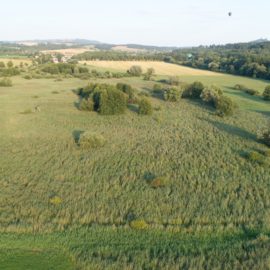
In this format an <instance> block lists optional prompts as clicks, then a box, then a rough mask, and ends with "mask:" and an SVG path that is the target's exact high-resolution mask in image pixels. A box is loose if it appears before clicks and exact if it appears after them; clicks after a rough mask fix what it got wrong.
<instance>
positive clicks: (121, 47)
mask: <svg viewBox="0 0 270 270" xmlns="http://www.w3.org/2000/svg"><path fill="white" fill-rule="evenodd" d="M112 50H113V51H120V52H144V51H145V50H143V49H135V48H128V47H127V46H124V45H122V46H121V45H119V46H115V47H113V48H112Z"/></svg>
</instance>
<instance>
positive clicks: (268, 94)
mask: <svg viewBox="0 0 270 270" xmlns="http://www.w3.org/2000/svg"><path fill="white" fill-rule="evenodd" d="M263 98H264V99H265V100H270V85H268V86H266V87H265V90H264V92H263Z"/></svg>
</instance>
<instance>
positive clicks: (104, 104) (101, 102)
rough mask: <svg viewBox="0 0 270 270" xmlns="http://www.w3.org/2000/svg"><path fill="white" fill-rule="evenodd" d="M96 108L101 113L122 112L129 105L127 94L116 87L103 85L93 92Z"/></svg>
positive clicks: (112, 113)
mask: <svg viewBox="0 0 270 270" xmlns="http://www.w3.org/2000/svg"><path fill="white" fill-rule="evenodd" d="M93 99H94V108H95V110H96V111H98V112H99V113H100V114H103V115H114V114H122V113H124V112H125V110H126V107H127V98H126V95H125V94H124V93H123V92H121V91H119V90H118V89H117V88H116V87H114V86H110V85H103V86H102V85H101V86H100V87H98V88H97V89H95V91H94V93H93Z"/></svg>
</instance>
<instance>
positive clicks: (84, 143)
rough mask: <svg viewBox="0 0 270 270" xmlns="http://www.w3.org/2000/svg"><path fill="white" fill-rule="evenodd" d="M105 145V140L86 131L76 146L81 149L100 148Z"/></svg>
mask: <svg viewBox="0 0 270 270" xmlns="http://www.w3.org/2000/svg"><path fill="white" fill-rule="evenodd" d="M105 143H106V140H105V138H104V137H103V136H102V135H100V134H96V133H93V132H91V131H86V132H84V133H82V134H81V135H80V138H79V140H78V144H79V146H80V147H81V148H82V149H89V148H100V147H102V146H104V145H105Z"/></svg>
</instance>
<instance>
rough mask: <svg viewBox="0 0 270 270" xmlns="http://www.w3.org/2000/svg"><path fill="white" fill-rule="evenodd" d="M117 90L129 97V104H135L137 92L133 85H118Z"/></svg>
mask: <svg viewBox="0 0 270 270" xmlns="http://www.w3.org/2000/svg"><path fill="white" fill-rule="evenodd" d="M116 88H117V89H118V90H120V91H122V92H123V93H125V94H127V95H128V103H134V101H135V90H134V89H133V88H132V87H131V85H129V84H126V83H118V84H117V85H116Z"/></svg>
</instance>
